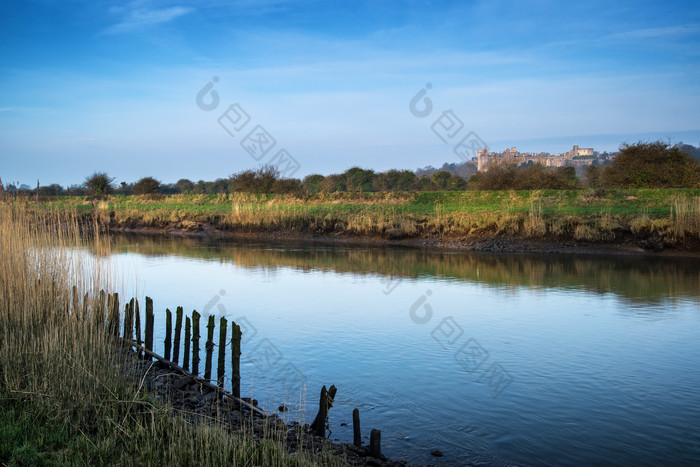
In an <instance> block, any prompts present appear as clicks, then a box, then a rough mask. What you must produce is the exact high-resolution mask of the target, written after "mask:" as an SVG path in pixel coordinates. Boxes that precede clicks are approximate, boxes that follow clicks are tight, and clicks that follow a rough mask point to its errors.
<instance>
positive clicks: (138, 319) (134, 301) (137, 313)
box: [131, 298, 141, 357]
mask: <svg viewBox="0 0 700 467" xmlns="http://www.w3.org/2000/svg"><path fill="white" fill-rule="evenodd" d="M131 309H132V310H134V316H135V318H136V319H135V321H136V343H137V344H138V345H141V310H139V300H138V299H137V298H132V299H131ZM136 355H137V356H138V357H141V351H140V350H139V351H138V352H137V353H136Z"/></svg>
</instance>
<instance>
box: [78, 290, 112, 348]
mask: <svg viewBox="0 0 700 467" xmlns="http://www.w3.org/2000/svg"><path fill="white" fill-rule="evenodd" d="M89 301H90V294H89V293H88V292H85V296H84V297H83V311H82V313H83V316H82V318H83V319H87V317H88V302H89ZM117 337H119V336H117Z"/></svg>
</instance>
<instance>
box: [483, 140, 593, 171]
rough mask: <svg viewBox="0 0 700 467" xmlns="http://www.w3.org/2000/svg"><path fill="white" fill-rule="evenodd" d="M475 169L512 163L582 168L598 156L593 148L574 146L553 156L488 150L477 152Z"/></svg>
mask: <svg viewBox="0 0 700 467" xmlns="http://www.w3.org/2000/svg"><path fill="white" fill-rule="evenodd" d="M476 154H477V158H476V159H477V169H478V170H479V172H485V171H487V170H489V168H491V167H492V166H493V165H495V164H502V163H514V164H517V165H532V164H542V165H543V166H545V167H567V166H573V167H584V166H586V165H591V164H593V162H594V161H596V160H597V158H598V156H597V154H596V152H595V151H594V150H593V148H580V147H578V146H577V145H574V147H573V149H572V150H571V151H569V152H565V153H564V154H559V155H556V156H553V155H551V154H549V153H547V152H541V153H538V154H535V153H525V152H518V150H517V149H516V148H515V147H512V148H509V149H506V150H505V151H503V152H500V153H496V152H489V151H488V148H487V147H486V146H484V149H479V150H478V151H477V153H476Z"/></svg>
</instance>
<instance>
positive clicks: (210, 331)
mask: <svg viewBox="0 0 700 467" xmlns="http://www.w3.org/2000/svg"><path fill="white" fill-rule="evenodd" d="M214 326H215V323H214V315H209V322H208V324H207V342H206V344H204V346H205V348H206V351H207V358H206V360H205V361H204V379H207V380H209V379H211V362H212V358H213V354H214Z"/></svg>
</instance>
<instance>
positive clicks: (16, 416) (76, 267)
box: [0, 201, 340, 466]
mask: <svg viewBox="0 0 700 467" xmlns="http://www.w3.org/2000/svg"><path fill="white" fill-rule="evenodd" d="M81 232H82V233H81ZM87 251H91V252H92V253H91V254H87V253H86V252H87ZM108 253H109V242H108V241H107V239H105V238H104V237H103V236H102V235H101V234H100V229H99V227H98V223H97V222H94V223H93V224H86V223H84V222H83V223H82V224H80V223H79V216H78V215H77V214H76V212H75V211H65V210H64V211H61V212H58V211H42V210H31V211H28V210H27V209H25V208H24V207H23V206H21V205H19V204H18V203H9V202H2V201H0V463H2V465H45V464H51V465H54V464H57V465H224V464H229V465H231V464H232V465H273V466H276V465H279V466H282V465H314V463H315V462H321V463H323V464H324V465H327V464H339V463H340V461H339V460H338V459H336V458H332V457H330V456H329V455H327V454H322V455H321V457H318V456H317V457H314V458H312V457H311V456H310V455H307V454H305V453H298V454H296V455H295V456H290V455H288V454H287V452H286V449H285V436H283V435H277V436H276V437H272V438H270V439H263V440H253V435H252V432H250V433H248V432H246V431H242V432H232V431H230V430H229V429H228V427H226V426H224V425H222V424H221V423H220V422H218V421H217V420H209V421H207V422H202V423H192V422H191V421H190V422H188V421H186V419H185V418H184V417H183V416H182V414H179V413H174V412H173V409H172V408H171V407H170V406H169V405H167V404H166V403H162V402H159V401H157V400H156V399H155V398H153V397H152V396H150V395H149V394H147V393H144V392H143V391H140V390H139V388H138V386H137V385H134V384H133V383H132V382H130V381H129V380H128V379H127V378H126V377H125V375H126V374H127V370H128V368H127V363H126V361H125V360H124V357H123V355H124V352H121V351H119V350H118V349H119V347H118V346H117V345H116V343H115V341H114V340H113V339H112V338H111V337H110V336H109V335H108V330H107V327H106V324H105V302H104V299H103V296H102V295H101V294H100V292H99V291H100V290H113V289H114V281H115V275H114V273H113V271H111V269H110V265H109V261H108V257H109V255H108ZM120 355H121V357H120ZM190 420H191V418H190Z"/></svg>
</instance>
